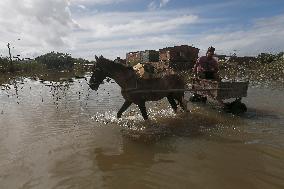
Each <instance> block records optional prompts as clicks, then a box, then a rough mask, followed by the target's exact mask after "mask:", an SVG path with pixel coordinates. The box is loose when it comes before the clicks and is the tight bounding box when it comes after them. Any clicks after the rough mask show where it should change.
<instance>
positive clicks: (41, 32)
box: [0, 0, 284, 59]
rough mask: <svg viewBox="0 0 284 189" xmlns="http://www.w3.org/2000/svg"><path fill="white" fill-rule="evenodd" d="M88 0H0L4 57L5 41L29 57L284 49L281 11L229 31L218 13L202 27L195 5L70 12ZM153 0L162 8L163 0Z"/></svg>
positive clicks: (0, 49)
mask: <svg viewBox="0 0 284 189" xmlns="http://www.w3.org/2000/svg"><path fill="white" fill-rule="evenodd" d="M122 1H124V0H107V1H104V2H122ZM125 1H126V0H125ZM92 2H93V3H103V1H100V0H98V1H91V0H86V1H83V0H71V1H68V0H49V1H44V0H1V1H0V9H1V12H0V24H1V29H0V39H1V40H0V54H2V55H6V56H7V54H8V53H7V46H6V45H7V43H8V42H10V43H11V44H12V46H15V49H13V51H12V53H13V54H22V55H25V56H26V55H27V56H32V55H38V54H42V53H46V52H49V51H51V50H55V51H61V52H69V53H72V55H73V56H77V57H84V58H89V59H92V58H93V56H94V55H95V54H103V55H105V56H106V57H109V58H115V57H116V56H122V57H124V56H125V53H126V52H128V51H134V50H143V49H158V48H162V47H165V46H172V45H181V44H189V45H191V44H192V43H193V44H194V46H196V47H198V48H201V50H205V49H207V48H208V46H211V45H213V46H215V47H216V48H217V52H220V53H227V54H228V53H230V52H233V50H237V53H238V54H240V55H251V54H257V53H260V52H270V51H283V49H284V30H283V28H284V15H279V16H277V17H273V18H263V19H259V20H254V21H253V24H252V25H251V26H249V27H246V29H242V28H239V29H238V30H236V27H234V30H232V29H228V28H229V26H226V28H227V29H226V30H224V28H223V27H222V28H220V27H218V26H219V25H218V24H220V23H223V20H222V19H218V18H216V19H215V22H216V27H215V28H209V27H207V24H208V23H211V26H212V23H213V21H214V20H213V21H212V20H211V18H210V19H207V18H206V17H202V16H200V15H202V11H200V10H199V11H197V12H196V13H195V14H192V12H191V11H190V10H188V9H179V10H163V9H159V8H158V9H157V10H156V11H144V12H143V11H139V12H96V13H94V11H92V13H89V12H88V11H87V10H88V8H87V9H86V11H85V10H84V12H85V14H84V16H82V14H75V15H72V14H71V12H70V9H69V8H70V6H77V7H78V6H81V8H82V9H84V7H88V3H92ZM156 2H159V4H157V3H156V5H157V6H158V7H159V6H161V7H162V6H165V5H166V4H167V3H168V2H169V1H156ZM71 3H73V5H71ZM74 3H77V4H74ZM160 3H161V4H164V5H160ZM218 7H219V6H218ZM205 9H208V7H206V8H205ZM15 15H16V16H15ZM200 25H201V26H205V28H206V30H203V31H195V32H194V33H191V32H192V30H190V29H191V28H195V26H200ZM206 31H208V32H206ZM18 38H20V39H21V40H19V41H18V40H17V39H18Z"/></svg>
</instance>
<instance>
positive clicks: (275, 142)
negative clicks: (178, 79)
mask: <svg viewBox="0 0 284 189" xmlns="http://www.w3.org/2000/svg"><path fill="white" fill-rule="evenodd" d="M63 74H64V73H63ZM57 77H58V76H57ZM87 78H88V76H87ZM86 80H88V79H86ZM86 80H85V79H84V78H82V79H75V78H73V79H69V78H68V77H66V76H62V77H61V79H60V77H58V78H56V79H55V80H53V81H51V80H50V78H49V79H47V78H45V79H44V78H41V80H40V79H39V78H20V79H13V80H10V81H9V83H8V82H6V83H7V84H2V85H1V90H0V143H1V145H0V188H189V187H191V188H283V180H284V178H283V175H284V173H283V167H284V161H283V159H284V154H283V152H284V151H283V149H284V146H283V144H284V141H283V135H284V130H283V123H284V114H283V112H284V109H283V107H284V106H283V105H284V104H283V101H282V97H283V91H281V90H273V91H271V90H270V89H263V88H262V89H258V88H254V89H250V90H249V94H248V98H245V99H244V102H245V103H246V104H247V106H248V112H247V113H246V114H245V115H244V116H241V117H235V116H233V115H230V114H225V113H223V112H220V110H219V109H218V108H214V107H215V106H214V104H208V105H201V104H191V103H190V104H189V106H190V109H191V112H188V113H179V114H175V113H174V112H173V111H172V110H171V108H170V107H168V104H167V103H165V101H159V102H153V103H148V104H147V107H148V108H149V111H148V112H149V114H150V120H149V121H144V120H143V119H142V117H141V115H140V112H139V110H138V108H137V107H136V106H132V107H131V108H130V109H129V110H128V111H127V112H126V113H125V116H123V118H122V119H116V117H115V115H116V112H117V110H118V109H119V108H120V106H121V104H122V103H123V98H122V97H121V95H120V89H119V87H118V86H117V85H116V84H115V83H113V81H111V82H105V84H104V85H101V87H100V89H99V91H98V92H94V91H91V90H90V89H89V87H88V85H87V82H86Z"/></svg>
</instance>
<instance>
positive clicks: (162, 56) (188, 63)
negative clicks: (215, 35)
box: [126, 45, 199, 70]
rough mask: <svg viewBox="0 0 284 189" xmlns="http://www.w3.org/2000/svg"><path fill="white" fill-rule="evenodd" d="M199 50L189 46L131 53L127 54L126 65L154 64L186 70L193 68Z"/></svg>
mask: <svg viewBox="0 0 284 189" xmlns="http://www.w3.org/2000/svg"><path fill="white" fill-rule="evenodd" d="M198 53H199V49H198V48H195V47H192V46H188V45H181V46H174V47H166V48H163V49H159V51H156V50H145V51H137V52H129V53H127V54H126V64H128V65H131V66H134V65H136V64H138V63H141V64H153V65H155V66H158V67H171V68H174V69H177V70H186V69H190V68H192V67H193V65H194V64H195V62H196V60H197V58H198Z"/></svg>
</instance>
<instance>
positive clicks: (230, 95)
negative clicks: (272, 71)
mask: <svg viewBox="0 0 284 189" xmlns="http://www.w3.org/2000/svg"><path fill="white" fill-rule="evenodd" d="M248 84H249V82H239V81H213V80H206V79H199V78H193V79H192V89H193V91H194V93H193V95H192V96H191V97H190V99H189V100H190V101H191V102H204V103H206V101H207V98H211V99H213V100H216V101H217V102H218V103H219V104H220V105H221V106H223V107H224V109H225V110H226V111H227V112H231V113H233V114H241V113H244V112H246V111H247V107H246V105H245V104H244V103H242V102H241V100H242V98H243V97H246V96H247V90H248ZM203 89H207V90H203ZM210 89H211V90H210ZM227 99H234V101H232V102H224V100H227Z"/></svg>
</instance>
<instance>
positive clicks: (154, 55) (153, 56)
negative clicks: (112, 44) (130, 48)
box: [126, 50, 159, 66]
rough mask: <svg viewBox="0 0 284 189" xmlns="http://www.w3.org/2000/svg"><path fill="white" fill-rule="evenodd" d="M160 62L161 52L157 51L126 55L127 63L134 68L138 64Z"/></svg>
mask: <svg viewBox="0 0 284 189" xmlns="http://www.w3.org/2000/svg"><path fill="white" fill-rule="evenodd" d="M158 61H159V51H155V50H145V51H137V52H129V53H127V54H126V63H127V64H128V65H132V66H134V65H136V64H138V63H146V62H158Z"/></svg>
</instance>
